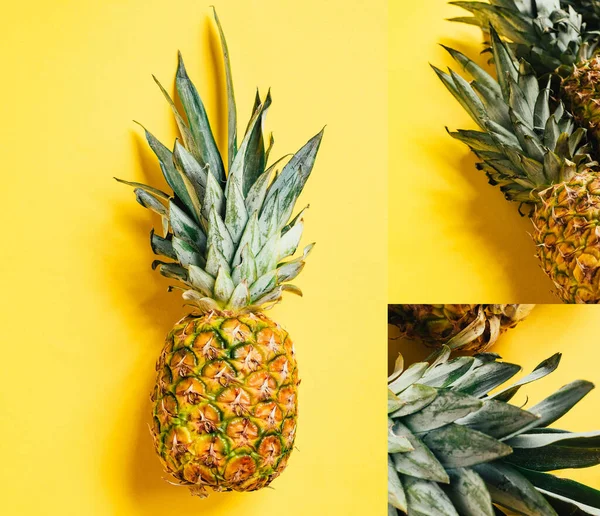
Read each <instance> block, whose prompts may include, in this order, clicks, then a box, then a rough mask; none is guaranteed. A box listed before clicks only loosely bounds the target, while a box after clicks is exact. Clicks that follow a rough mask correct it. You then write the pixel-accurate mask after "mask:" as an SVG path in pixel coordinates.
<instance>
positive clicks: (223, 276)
mask: <svg viewBox="0 0 600 516" xmlns="http://www.w3.org/2000/svg"><path fill="white" fill-rule="evenodd" d="M234 289H235V287H234V285H233V281H232V279H231V276H230V275H229V273H228V272H227V270H225V267H219V271H218V272H217V277H216V279H215V288H214V295H215V300H216V301H219V302H221V303H227V301H229V299H230V298H231V296H232V294H233V291H234Z"/></svg>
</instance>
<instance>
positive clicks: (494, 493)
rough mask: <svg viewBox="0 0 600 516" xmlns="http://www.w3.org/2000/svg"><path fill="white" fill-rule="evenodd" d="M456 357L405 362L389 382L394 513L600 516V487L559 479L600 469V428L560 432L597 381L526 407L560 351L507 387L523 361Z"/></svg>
mask: <svg viewBox="0 0 600 516" xmlns="http://www.w3.org/2000/svg"><path fill="white" fill-rule="evenodd" d="M450 352H451V350H450V348H449V347H448V346H443V347H442V348H441V349H440V350H439V352H438V353H437V354H436V355H435V356H434V357H433V359H432V361H431V363H427V362H418V363H414V364H412V365H411V366H410V367H408V368H407V369H405V370H403V369H402V360H401V357H400V359H399V360H398V361H397V368H396V370H395V371H394V373H393V374H392V375H391V376H390V377H389V379H388V516H397V515H398V514H409V515H415V516H432V515H436V516H458V515H462V516H488V515H489V516H493V515H503V514H523V515H527V516H563V515H567V514H569V515H596V516H597V515H600V491H598V490H596V489H593V488H591V487H589V486H586V485H583V484H580V483H578V482H575V481H573V480H568V479H565V478H561V477H557V476H555V475H553V474H551V473H549V471H554V470H561V469H567V468H587V467H591V466H596V465H598V464H600V453H599V450H600V431H594V432H581V433H579V432H569V431H567V430H561V429H558V428H554V427H552V428H550V425H552V424H553V423H555V422H556V421H558V420H559V419H560V418H561V417H562V416H564V415H565V414H567V413H568V412H569V411H570V410H571V409H572V408H573V407H574V406H575V405H576V404H577V403H578V402H579V401H580V400H581V399H582V398H583V397H584V396H585V395H586V394H588V393H589V392H590V391H591V390H592V389H593V388H594V386H593V384H591V383H590V382H587V381H583V380H576V381H574V382H572V383H569V384H568V385H565V386H564V387H562V388H560V389H559V390H557V391H556V392H554V393H552V394H550V395H549V396H548V397H547V398H545V399H544V400H542V401H540V402H539V403H537V404H535V405H534V406H532V407H530V408H528V409H524V408H523V406H521V405H513V404H511V403H509V402H510V400H511V399H512V398H513V397H514V396H515V394H516V393H517V391H518V390H519V389H520V388H521V387H522V386H523V385H525V384H528V383H531V382H534V381H537V380H540V379H541V378H543V377H544V376H547V375H548V374H550V373H552V372H553V371H554V370H555V369H556V368H557V367H558V365H559V362H560V358H561V355H560V354H555V355H553V356H551V357H550V358H548V359H546V360H544V361H543V362H542V363H540V364H539V365H538V366H537V367H536V368H535V369H534V370H533V372H531V373H530V374H529V375H527V376H524V377H522V378H520V379H519V380H517V381H516V382H515V383H512V384H511V385H509V386H503V384H505V382H507V381H508V380H510V379H511V378H512V377H513V376H515V375H516V374H517V373H518V372H519V371H520V369H521V368H520V367H519V366H518V365H515V364H510V363H507V362H503V361H501V360H500V357H499V356H498V355H496V354H494V353H481V354H478V355H475V356H472V357H467V356H464V357H456V358H452V359H451V358H450ZM491 391H494V393H493V394H490V392H491ZM505 511H509V512H505Z"/></svg>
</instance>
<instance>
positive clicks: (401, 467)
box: [392, 421, 450, 484]
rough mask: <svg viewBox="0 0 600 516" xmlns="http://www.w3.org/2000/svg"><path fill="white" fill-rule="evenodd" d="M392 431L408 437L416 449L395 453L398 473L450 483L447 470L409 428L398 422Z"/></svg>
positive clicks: (393, 458)
mask: <svg viewBox="0 0 600 516" xmlns="http://www.w3.org/2000/svg"><path fill="white" fill-rule="evenodd" d="M392 431H393V432H394V433H395V434H396V435H399V436H403V437H406V438H407V439H408V441H409V442H410V445H411V446H412V447H413V448H414V449H413V451H410V452H405V453H394V454H393V455H392V460H393V461H394V468H395V469H396V471H398V472H399V473H403V474H405V475H410V476H411V477H415V478H422V479H424V480H432V481H434V482H441V483H443V484H447V483H448V482H449V481H450V479H449V478H448V474H447V473H446V470H445V469H444V467H443V466H442V465H441V464H440V463H439V461H438V460H437V459H436V458H435V455H433V453H432V452H431V451H430V450H429V449H428V448H427V447H426V446H425V445H424V444H423V443H422V442H421V440H420V439H419V438H418V437H416V436H415V435H413V434H412V433H411V431H410V430H409V429H408V428H406V427H405V426H404V425H403V424H402V423H400V422H398V421H396V422H395V423H394V426H393V427H392Z"/></svg>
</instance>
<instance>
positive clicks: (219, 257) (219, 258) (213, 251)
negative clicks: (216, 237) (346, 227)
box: [206, 245, 230, 277]
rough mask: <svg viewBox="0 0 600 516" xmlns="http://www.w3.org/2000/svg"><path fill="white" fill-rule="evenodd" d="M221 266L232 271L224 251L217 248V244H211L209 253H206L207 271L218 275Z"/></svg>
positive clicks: (212, 274) (214, 275)
mask: <svg viewBox="0 0 600 516" xmlns="http://www.w3.org/2000/svg"><path fill="white" fill-rule="evenodd" d="M221 268H223V269H225V270H226V271H227V272H230V268H229V262H228V261H227V260H226V259H225V257H224V256H223V253H221V251H219V249H217V246H216V245H209V246H208V253H207V254H206V272H208V273H209V274H210V275H211V276H213V277H216V276H217V274H218V273H219V269H221Z"/></svg>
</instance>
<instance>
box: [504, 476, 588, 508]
mask: <svg viewBox="0 0 600 516" xmlns="http://www.w3.org/2000/svg"><path fill="white" fill-rule="evenodd" d="M515 469H516V470H517V471H519V473H521V474H523V476H525V477H526V478H527V479H528V480H529V481H530V482H531V483H532V484H533V485H534V486H535V487H537V488H538V489H540V490H542V492H543V493H544V494H546V495H552V496H561V497H564V498H567V499H569V500H571V501H572V502H574V503H576V504H584V505H586V506H587V507H588V508H590V509H596V511H595V512H594V511H593V510H592V511H590V509H587V510H588V512H583V513H582V514H594V515H600V491H598V490H597V489H593V488H591V487H588V486H586V485H583V484H580V483H579V482H575V481H574V480H568V479H566V478H559V477H556V476H554V475H550V474H548V473H540V472H537V471H531V470H528V469H525V468H519V467H517V468H515Z"/></svg>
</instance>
